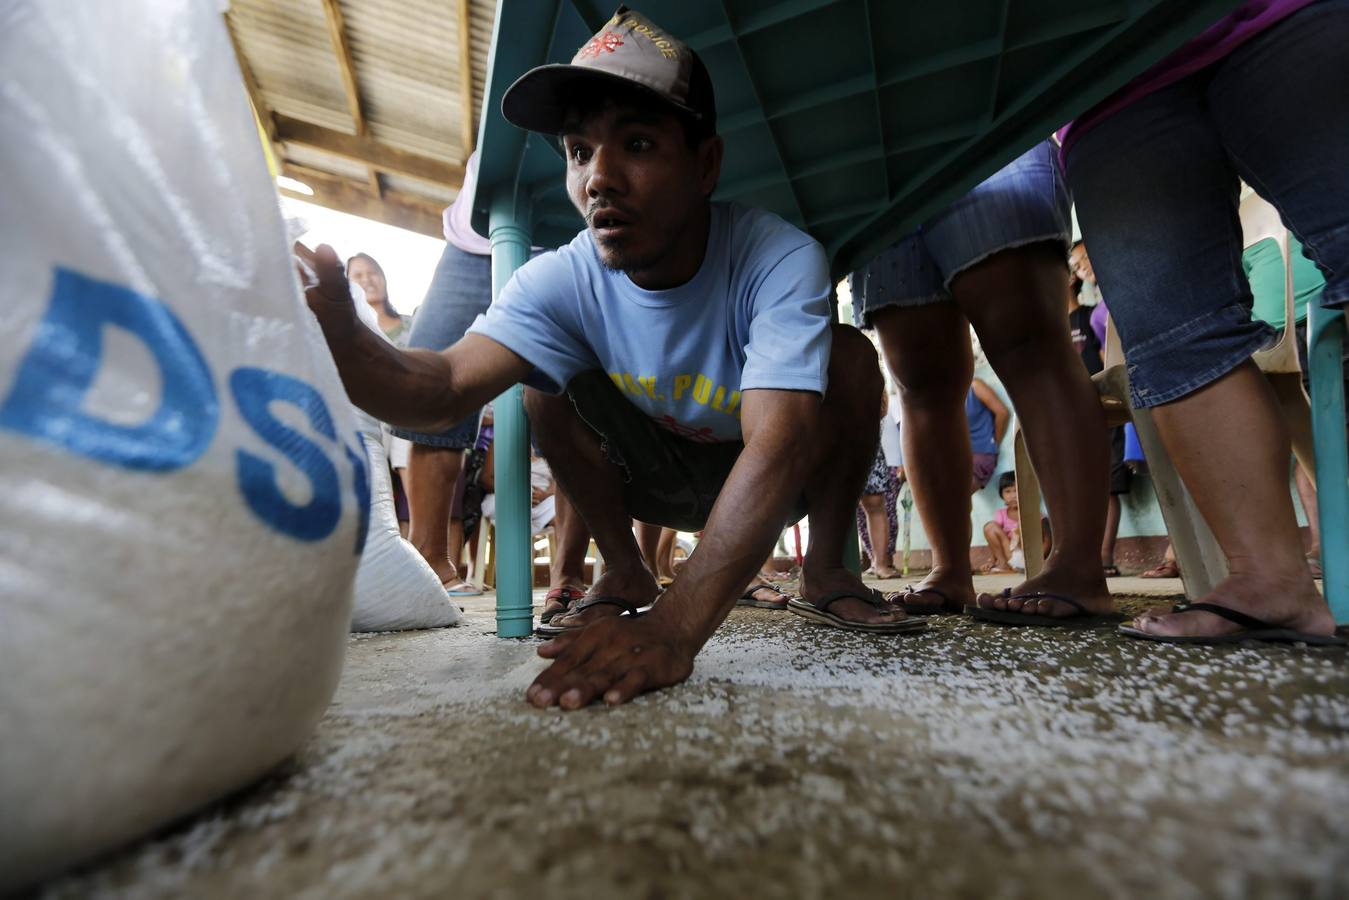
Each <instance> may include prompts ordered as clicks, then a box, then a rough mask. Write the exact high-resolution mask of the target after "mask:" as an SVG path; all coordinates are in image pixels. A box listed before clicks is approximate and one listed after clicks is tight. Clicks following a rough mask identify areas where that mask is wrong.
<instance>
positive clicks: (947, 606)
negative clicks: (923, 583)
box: [891, 585, 964, 616]
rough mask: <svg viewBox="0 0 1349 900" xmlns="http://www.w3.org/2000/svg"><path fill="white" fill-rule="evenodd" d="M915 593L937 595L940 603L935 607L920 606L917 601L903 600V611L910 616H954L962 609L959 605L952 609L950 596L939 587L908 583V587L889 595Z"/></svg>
mask: <svg viewBox="0 0 1349 900" xmlns="http://www.w3.org/2000/svg"><path fill="white" fill-rule="evenodd" d="M916 594H936V595H937V596H938V597H940V598H941V605H940V606H936V607H933V606H920V605H919V604H917V603H909V602H907V601H905V603H904V611H905V612H906V613H908V614H909V615H911V616H954V615H959V614H960V613H961V612H963V611H964V610H963V609H961V607H959V606H957V607H956V608H954V609H952V608H951V598H950V597H948V596H946V592H945V591H943V590H941V589H940V588H932V587H925V588H916V587H914V586H913V585H909V586H908V587H906V588H904V590H902V591H898V592H897V593H896V594H892V595H891V596H899V597H909V596H913V595H916Z"/></svg>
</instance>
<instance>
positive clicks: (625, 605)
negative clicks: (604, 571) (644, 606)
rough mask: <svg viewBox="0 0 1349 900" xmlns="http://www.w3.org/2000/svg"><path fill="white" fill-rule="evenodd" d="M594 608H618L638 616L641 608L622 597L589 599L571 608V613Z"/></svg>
mask: <svg viewBox="0 0 1349 900" xmlns="http://www.w3.org/2000/svg"><path fill="white" fill-rule="evenodd" d="M592 606H617V607H618V608H619V609H622V610H624V611H625V612H627V613H629V614H636V612H637V610H638V609H639V607H638V606H637V604H636V603H633V602H632V601H631V600H624V599H623V598H622V597H587V598H586V599H584V600H582V601H581V602H580V603H578V604H576V605H575V606H573V607H572V608H571V611H572V612H574V613H578V612H580V611H581V610H584V609H590V608H591V607H592Z"/></svg>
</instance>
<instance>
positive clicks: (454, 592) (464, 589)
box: [441, 581, 482, 597]
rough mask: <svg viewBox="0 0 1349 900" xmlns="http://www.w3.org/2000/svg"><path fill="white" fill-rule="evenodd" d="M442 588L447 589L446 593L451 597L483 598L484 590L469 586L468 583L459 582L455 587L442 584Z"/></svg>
mask: <svg viewBox="0 0 1349 900" xmlns="http://www.w3.org/2000/svg"><path fill="white" fill-rule="evenodd" d="M441 587H443V588H444V589H445V593H447V594H449V595H450V596H451V597H481V596H482V589H481V588H476V587H474V586H473V585H471V584H469V583H468V582H467V581H457V582H455V584H454V585H453V586H451V585H448V584H443V583H442V584H441Z"/></svg>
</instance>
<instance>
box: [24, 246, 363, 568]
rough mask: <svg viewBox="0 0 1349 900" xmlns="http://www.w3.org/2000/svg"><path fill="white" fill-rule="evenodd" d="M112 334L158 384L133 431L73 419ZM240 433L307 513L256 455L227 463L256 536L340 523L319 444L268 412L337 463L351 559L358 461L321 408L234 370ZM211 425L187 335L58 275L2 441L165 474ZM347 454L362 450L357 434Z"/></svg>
mask: <svg viewBox="0 0 1349 900" xmlns="http://www.w3.org/2000/svg"><path fill="white" fill-rule="evenodd" d="M105 326H111V327H116V328H121V329H123V330H124V331H126V332H128V333H130V334H131V335H132V336H133V337H135V338H137V339H138V340H139V341H140V342H141V343H142V344H144V345H145V347H146V349H147V350H148V351H149V353H150V356H151V357H152V358H153V359H154V361H155V364H156V365H157V366H158V367H159V371H160V376H161V380H162V383H163V390H162V398H161V400H160V404H159V408H158V409H156V410H155V412H154V414H153V415H152V416H150V418H149V419H148V420H147V421H145V422H143V423H141V424H138V425H123V424H119V423H116V422H110V421H107V420H105V419H101V418H99V417H98V416H96V415H93V414H91V413H89V412H86V411H85V410H84V409H83V408H82V407H83V406H84V402H85V399H86V396H87V394H88V392H89V389H90V387H91V386H92V385H93V383H94V379H95V377H96V376H97V374H98V370H99V366H100V365H102V362H103V328H104V327H105ZM229 387H230V392H231V394H232V395H233V398H234V402H235V404H236V406H237V407H238V409H239V414H240V416H241V417H242V418H243V420H244V422H245V423H247V425H248V426H249V427H250V428H251V429H252V430H253V431H254V432H255V433H256V434H257V435H258V437H259V438H261V439H262V440H263V441H264V442H266V443H267V444H268V445H269V446H271V447H272V448H274V449H276V450H277V451H279V452H280V453H281V455H282V456H284V457H285V458H286V460H287V461H289V462H290V463H291V464H292V465H294V466H295V467H296V468H297V469H299V470H300V472H302V473H303V474H304V476H305V477H306V478H307V479H308V480H309V484H310V486H311V488H312V496H311V498H310V500H309V502H307V503H304V504H295V503H292V502H291V501H290V500H288V499H287V498H286V496H285V495H284V494H282V492H281V490H280V486H279V485H278V483H277V468H276V466H275V465H274V464H273V463H271V462H269V461H267V460H266V459H263V458H262V457H261V456H258V455H257V454H254V453H251V452H249V451H247V450H243V449H239V450H237V451H236V453H235V463H236V466H237V472H236V478H237V483H238V486H239V490H240V492H241V493H242V494H243V498H244V502H245V503H246V505H247V506H248V508H249V509H250V510H251V511H252V512H253V514H254V515H256V516H257V517H258V518H259V519H261V520H262V521H263V522H264V523H265V524H266V525H268V526H269V527H271V528H273V529H275V530H276V531H278V532H280V533H282V534H285V535H289V536H290V537H293V538H296V539H297V540H302V541H319V540H322V539H324V538H326V537H327V536H329V535H330V534H332V533H333V531H334V530H335V529H336V528H337V525H338V522H339V521H340V520H341V517H342V489H341V485H340V483H339V481H338V475H337V468H336V466H335V465H334V463H333V461H332V460H331V459H330V458H329V456H328V453H327V452H326V451H325V450H324V448H323V447H321V446H320V445H319V444H318V443H316V442H315V441H313V440H311V439H310V438H308V437H306V436H304V435H303V434H300V433H299V432H297V431H296V430H295V429H293V428H290V427H289V426H287V425H286V424H285V423H283V422H281V421H279V420H278V419H277V418H276V417H275V416H273V415H272V411H271V404H272V403H288V404H290V405H291V406H294V407H296V408H297V409H299V410H300V411H301V412H302V413H303V414H304V416H305V418H306V420H307V421H308V423H309V426H310V428H312V429H313V431H314V432H315V433H316V434H318V435H320V436H322V437H325V438H327V439H328V440H330V441H331V442H332V443H333V444H334V446H335V447H341V448H342V450H343V451H345V455H346V458H347V460H348V462H350V463H351V467H352V473H353V485H352V486H353V491H354V493H355V496H356V511H357V525H358V527H357V535H356V554H357V555H359V554H360V553H361V552H362V551H363V550H364V548H365V540H366V532H367V531H368V529H369V524H370V474H369V468H368V464H367V462H366V457H365V455H364V454H363V453H358V452H357V451H355V450H352V449H351V448H350V447H348V446H346V445H344V444H342V443H341V442H339V440H338V438H337V431H336V429H335V428H334V426H333V420H332V416H331V415H330V413H329V411H328V407H327V405H326V404H325V403H324V401H323V396H322V395H321V394H320V393H319V392H318V390H316V389H315V388H314V387H313V386H311V385H309V384H307V383H305V382H304V381H301V380H300V379H298V378H294V377H292V376H290V375H284V374H282V373H279V372H272V371H269V370H267V369H260V368H253V367H242V368H239V369H236V370H235V371H234V372H232V373H231V374H230V377H229ZM219 424H220V403H219V400H218V398H217V396H216V389H215V386H214V383H213V381H212V378H211V372H210V368H209V366H208V365H207V363H206V359H205V357H203V356H202V353H201V351H200V350H199V349H198V347H197V344H196V342H195V341H193V340H192V337H191V335H190V334H188V332H187V329H186V328H184V327H183V324H182V322H180V321H179V319H178V317H177V316H175V315H174V314H173V312H172V310H170V309H169V308H168V307H167V306H166V305H165V304H164V303H163V302H161V301H159V300H157V299H155V298H153V297H147V296H145V295H143V294H140V293H137V292H136V291H133V290H131V289H129V288H126V287H123V286H121V285H117V284H112V283H109V282H104V281H99V280H97V279H94V278H90V277H89V276H86V275H81V274H80V273H78V272H74V271H71V270H69V269H64V268H59V267H58V268H57V269H56V270H55V277H54V280H53V286H52V296H51V301H50V304H49V306H48V309H47V311H46V313H45V314H44V315H43V318H42V321H41V322H40V323H39V324H38V328H37V333H36V336H35V338H34V340H33V344H32V346H31V347H30V348H29V350H28V352H27V353H26V354H25V355H24V357H23V359H22V360H21V361H20V363H19V366H18V368H17V370H16V372H15V378H14V383H13V386H12V387H11V389H10V391H9V394H8V395H7V396H6V397H5V399H4V401H3V402H0V429H7V430H9V431H14V432H17V433H19V434H21V435H23V436H25V437H27V438H30V439H32V440H37V441H42V442H44V443H47V444H51V445H54V446H56V447H59V448H61V449H62V450H65V451H68V452H70V453H74V454H77V455H80V456H83V457H86V458H88V459H93V460H97V461H98V462H103V463H107V464H110V465H115V466H121V467H123V468H127V469H135V470H142V471H150V472H172V471H175V470H178V469H182V468H184V467H186V466H189V465H191V464H192V463H193V462H195V461H196V460H197V459H198V458H199V457H200V456H201V455H202V454H203V453H204V452H205V451H206V448H207V447H209V446H210V444H211V441H212V440H213V439H214V438H215V434H216V431H217V429H218V427H219ZM356 439H357V446H358V447H361V448H364V444H363V443H361V441H362V438H361V436H360V434H359V433H357V436H356Z"/></svg>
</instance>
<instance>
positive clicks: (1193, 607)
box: [1171, 603, 1280, 631]
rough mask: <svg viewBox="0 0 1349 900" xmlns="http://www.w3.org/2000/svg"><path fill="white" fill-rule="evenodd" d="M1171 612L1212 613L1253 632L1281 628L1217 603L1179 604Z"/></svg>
mask: <svg viewBox="0 0 1349 900" xmlns="http://www.w3.org/2000/svg"><path fill="white" fill-rule="evenodd" d="M1171 612H1173V613H1187V612H1206V613H1212V614H1213V615H1215V616H1217V617H1219V618H1221V619H1226V620H1227V621H1229V622H1232V623H1234V624H1236V625H1240V626H1241V627H1242V628H1249V629H1251V630H1252V631H1259V630H1264V629H1269V628H1278V627H1280V626H1278V625H1273V624H1271V623H1269V622H1265V621H1262V620H1260V619H1257V618H1256V617H1255V616H1248V615H1246V614H1245V613H1244V612H1237V611H1236V610H1235V609H1231V608H1229V607H1226V606H1219V605H1218V604H1216V603H1177V604H1176V605H1175V606H1173V607H1171Z"/></svg>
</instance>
